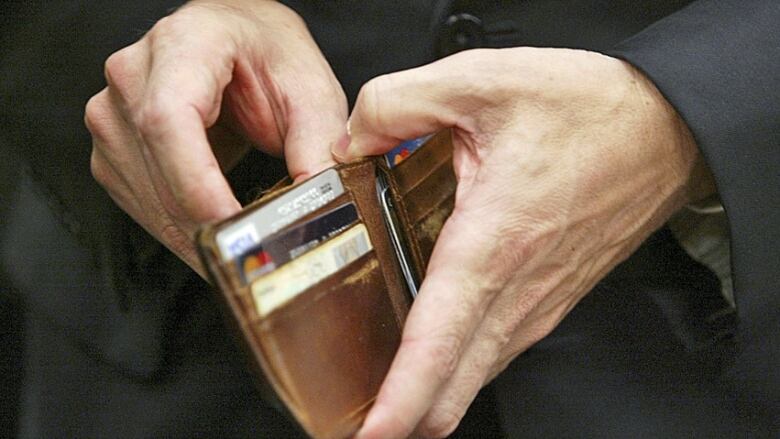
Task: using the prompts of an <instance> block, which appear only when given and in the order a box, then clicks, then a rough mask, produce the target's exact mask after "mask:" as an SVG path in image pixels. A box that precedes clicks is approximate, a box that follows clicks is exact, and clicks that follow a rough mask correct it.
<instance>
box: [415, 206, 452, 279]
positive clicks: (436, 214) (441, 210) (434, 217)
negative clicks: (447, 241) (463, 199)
mask: <svg viewBox="0 0 780 439" xmlns="http://www.w3.org/2000/svg"><path fill="white" fill-rule="evenodd" d="M454 207H455V192H454V191H453V192H452V194H450V196H448V197H447V198H445V199H444V200H442V201H441V202H440V203H438V204H437V205H436V207H434V208H433V209H431V210H430V211H429V212H428V213H427V214H426V215H425V216H423V217H421V218H420V219H418V220H417V221H415V222H414V223H413V224H412V228H411V235H412V236H413V239H414V241H415V243H416V245H417V250H418V252H419V257H420V261H419V263H420V266H421V268H422V270H423V271H422V273H425V271H426V270H427V268H428V260H429V259H430V258H431V254H432V253H433V247H434V245H435V244H436V240H437V239H438V238H439V233H440V232H441V228H442V227H443V226H444V223H445V222H446V221H447V218H449V217H450V215H451V214H452V210H453V208H454Z"/></svg>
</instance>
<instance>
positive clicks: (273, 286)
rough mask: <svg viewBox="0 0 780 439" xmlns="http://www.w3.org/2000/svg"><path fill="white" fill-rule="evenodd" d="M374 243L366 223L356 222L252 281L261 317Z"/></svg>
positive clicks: (352, 259) (333, 271)
mask: <svg viewBox="0 0 780 439" xmlns="http://www.w3.org/2000/svg"><path fill="white" fill-rule="evenodd" d="M372 248H373V247H372V246H371V241H370V240H369V238H368V232H367V231H366V226H365V225H363V224H357V225H355V226H352V227H351V228H349V229H347V230H346V231H345V232H344V233H342V234H340V235H338V236H336V237H334V238H333V239H331V240H329V241H326V242H325V243H323V244H322V245H320V246H319V247H317V248H314V249H312V250H311V251H309V252H306V253H304V254H303V255H301V256H300V257H299V258H297V259H293V260H292V261H290V262H289V263H287V264H285V265H283V266H281V267H279V268H278V269H276V270H274V271H272V272H270V273H268V274H266V275H265V276H262V277H260V278H258V279H257V280H255V281H254V282H252V298H253V299H254V301H255V308H256V309H257V313H258V315H259V316H260V317H264V316H266V315H268V314H269V313H271V312H272V311H273V310H275V309H276V308H278V307H280V306H281V305H283V304H285V303H287V302H288V301H290V300H291V299H293V298H294V297H295V296H297V295H298V294H300V293H302V292H303V291H304V290H306V289H307V288H309V287H310V286H312V285H315V284H316V283H318V282H320V281H321V280H323V279H325V278H326V277H328V276H330V275H331V274H333V273H335V272H337V271H339V270H340V269H342V268H344V267H345V266H346V265H347V264H349V263H350V262H352V261H354V260H356V259H357V258H359V257H361V256H363V255H364V254H366V253H368V252H369V251H370V250H371V249H372Z"/></svg>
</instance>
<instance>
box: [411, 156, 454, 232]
mask: <svg viewBox="0 0 780 439" xmlns="http://www.w3.org/2000/svg"><path fill="white" fill-rule="evenodd" d="M402 164H403V163H402ZM456 185H457V180H456V178H455V172H454V171H453V169H452V166H451V165H450V164H449V163H447V164H444V165H441V166H439V167H438V168H435V169H433V171H432V172H431V174H430V175H429V176H428V178H426V179H424V180H421V181H419V182H418V183H417V184H416V186H415V187H414V189H412V190H411V191H409V192H407V193H406V194H405V195H401V199H402V200H403V205H404V207H405V208H406V212H407V216H408V218H409V220H410V221H411V222H412V223H415V222H417V220H418V219H420V218H424V217H426V216H428V215H430V213H431V212H432V211H434V210H435V209H436V208H437V206H438V205H439V204H441V203H442V202H443V201H445V200H447V199H448V198H449V197H451V196H452V195H453V194H454V193H455V188H456Z"/></svg>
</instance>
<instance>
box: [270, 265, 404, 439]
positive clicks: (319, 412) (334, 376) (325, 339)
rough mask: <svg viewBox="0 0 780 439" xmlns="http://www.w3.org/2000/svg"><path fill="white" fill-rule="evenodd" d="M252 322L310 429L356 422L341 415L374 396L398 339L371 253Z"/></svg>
mask: <svg viewBox="0 0 780 439" xmlns="http://www.w3.org/2000/svg"><path fill="white" fill-rule="evenodd" d="M255 322H256V325H257V331H258V333H259V334H260V336H259V339H260V341H261V343H262V344H263V347H264V351H265V352H266V353H267V355H268V358H267V359H268V361H269V364H270V365H271V367H272V369H273V370H274V371H275V372H276V374H277V376H279V378H280V380H281V381H282V382H283V383H284V386H285V388H287V389H288V391H289V392H290V394H291V396H292V398H293V399H294V400H295V401H296V402H297V404H299V406H300V407H299V409H300V411H301V412H303V413H306V414H307V418H308V419H307V421H308V422H310V423H311V427H312V429H314V430H318V429H321V428H334V426H333V424H334V420H337V419H343V420H344V421H345V422H353V421H354V419H352V417H350V413H344V412H343V408H344V407H353V408H358V407H362V406H365V405H366V404H367V403H369V402H370V401H371V400H372V399H373V398H374V397H375V396H376V393H377V392H378V390H379V386H380V385H381V383H382V380H383V379H384V376H385V374H386V373H387V370H388V369H389V366H390V363H391V362H392V359H393V356H394V354H395V351H396V349H397V347H398V344H399V343H400V336H401V328H400V326H399V325H398V323H397V322H396V319H395V317H394V313H393V304H392V303H391V300H390V298H389V296H388V294H387V286H386V284H385V282H384V278H383V275H382V271H381V269H380V264H379V259H378V258H377V255H376V253H375V252H374V251H370V252H368V253H366V254H364V255H362V256H361V257H360V258H358V259H356V260H355V261H352V262H351V263H350V264H348V265H347V266H345V267H344V268H343V269H342V270H340V271H338V272H336V273H334V274H333V275H331V276H329V277H327V278H326V279H324V280H323V281H322V282H320V283H317V284H316V285H313V286H311V287H310V288H308V289H307V290H305V291H303V292H302V293H301V294H299V295H298V296H296V297H295V298H294V299H292V300H290V301H289V302H288V303H286V304H285V305H284V306H282V307H280V308H278V309H276V310H275V311H273V312H272V313H270V314H269V315H268V316H266V317H265V318H258V319H257V320H256V321H255Z"/></svg>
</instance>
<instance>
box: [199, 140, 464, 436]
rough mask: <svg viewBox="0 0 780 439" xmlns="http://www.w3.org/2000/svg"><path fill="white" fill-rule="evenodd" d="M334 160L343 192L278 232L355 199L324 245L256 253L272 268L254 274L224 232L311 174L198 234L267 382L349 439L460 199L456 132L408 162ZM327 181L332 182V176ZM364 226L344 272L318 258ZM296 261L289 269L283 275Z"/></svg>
mask: <svg viewBox="0 0 780 439" xmlns="http://www.w3.org/2000/svg"><path fill="white" fill-rule="evenodd" d="M332 169H333V170H335V171H336V173H337V175H338V179H339V180H340V182H339V184H340V185H341V186H343V190H340V191H338V194H337V195H334V196H333V198H332V199H319V201H320V202H319V203H315V204H314V205H316V206H317V207H316V208H314V209H311V211H305V209H304V210H303V211H301V209H299V208H298V210H297V211H296V213H297V214H301V213H302V215H299V216H298V217H296V218H295V219H294V220H292V222H289V223H288V224H287V225H285V226H284V227H281V228H280V229H279V230H274V231H273V234H272V235H271V238H268V239H271V240H273V236H277V237H279V236H280V234H284V233H287V235H286V239H291V238H289V235H290V233H292V232H286V231H287V230H291V229H294V228H295V227H296V225H299V224H306V222H307V221H310V220H312V219H313V218H317V217H322V215H323V213H325V212H328V211H332V210H333V209H334V207H336V206H343V205H345V204H349V203H353V204H354V210H353V211H356V215H355V220H354V221H353V222H352V223H351V224H350V227H349V228H345V229H343V230H338V231H337V233H335V234H333V235H332V236H326V237H325V238H323V239H322V242H317V243H316V245H315V246H314V247H312V248H307V247H304V248H303V250H304V251H303V253H300V254H297V255H294V256H293V257H291V260H289V261H286V262H285V263H284V264H281V265H278V266H276V265H268V264H267V261H265V260H263V261H260V262H258V261H257V260H256V258H255V259H253V261H254V262H253V263H252V264H254V265H252V267H254V268H255V269H256V268H257V267H261V268H263V267H265V268H268V267H270V269H267V270H265V271H263V270H259V273H260V274H258V275H257V276H255V278H252V279H248V278H247V272H246V271H242V270H243V269H245V268H246V266H247V264H248V262H247V261H248V259H246V258H245V257H243V258H244V259H242V257H241V256H238V255H237V254H238V253H240V252H234V251H232V250H231V247H230V246H229V245H228V246H227V247H226V245H225V242H224V239H222V238H223V237H221V235H220V234H225V233H227V232H231V233H233V235H235V233H237V232H236V230H238V229H240V227H239V226H240V225H241V224H242V222H251V221H249V220H250V219H252V218H255V220H256V221H259V220H257V218H259V217H260V216H262V213H261V212H262V211H263V209H264V208H265V209H266V210H268V209H270V207H269V206H273V205H274V200H283V199H284V197H285V194H288V193H290V194H294V193H295V192H292V191H295V190H296V188H297V187H303V185H305V184H306V182H301V183H299V184H296V185H291V184H290V183H291V181H290V180H289V178H288V179H285V180H283V181H281V182H279V183H278V184H277V185H275V186H274V187H273V188H272V189H271V190H270V191H269V192H268V193H267V194H265V195H264V196H263V197H262V198H260V199H259V200H257V201H255V202H253V203H251V204H250V205H248V206H246V208H244V209H243V210H242V211H241V212H240V213H238V214H237V215H235V216H234V217H231V218H228V219H226V220H224V221H221V222H219V223H217V224H210V225H207V226H204V227H203V228H202V229H201V230H200V232H199V233H198V237H197V241H198V246H199V249H200V253H201V258H202V261H203V263H204V264H205V266H206V267H207V268H208V272H209V275H210V277H211V281H212V283H213V285H215V286H216V287H218V289H219V290H220V292H221V294H219V296H220V297H221V298H222V302H223V303H224V304H225V305H226V308H225V309H226V311H227V313H226V314H227V319H228V320H229V321H230V322H232V323H233V326H234V327H236V328H237V330H238V334H239V335H240V338H241V339H242V340H243V342H244V344H245V346H246V348H247V352H248V354H249V355H248V357H249V359H250V362H251V363H252V365H253V366H254V369H255V370H256V371H257V372H258V374H257V375H258V377H259V378H260V382H259V384H260V386H261V390H262V389H268V388H270V389H272V390H273V393H274V394H275V395H276V397H278V400H280V401H281V402H282V403H283V404H284V406H285V407H286V409H287V410H288V411H289V414H291V415H292V416H293V417H294V419H295V420H296V421H297V422H298V423H299V424H300V426H301V427H302V428H303V429H304V430H305V431H306V432H307V433H308V434H309V435H311V436H312V437H315V438H343V437H349V436H351V435H353V434H354V433H355V432H356V431H357V430H358V428H359V427H360V425H361V424H362V422H363V419H364V417H365V415H366V414H367V412H368V410H369V409H370V407H371V405H372V403H373V401H374V399H375V398H376V395H377V392H378V390H379V387H380V385H381V383H382V381H383V379H384V377H385V375H386V373H387V371H388V369H389V367H390V364H391V362H392V359H393V357H394V355H395V352H396V350H397V348H398V345H399V343H400V340H401V331H402V328H403V323H404V319H405V318H406V314H407V312H408V309H409V306H410V304H411V301H412V300H413V295H414V294H416V287H417V285H419V283H420V282H421V281H422V276H423V274H424V273H425V270H426V265H427V261H428V259H429V258H430V255H431V251H432V250H433V246H434V243H435V241H436V238H437V236H438V234H439V231H440V230H441V227H442V225H443V224H444V221H445V220H446V219H447V217H448V216H449V215H450V213H451V212H452V209H453V206H454V202H455V186H456V185H455V175H454V172H453V168H452V143H451V133H450V131H449V130H447V131H442V132H440V133H438V134H436V135H434V136H433V137H431V138H430V139H429V140H427V141H426V142H425V143H424V144H423V145H422V146H420V147H419V149H417V150H416V151H415V152H414V153H413V154H411V155H409V156H408V157H407V158H405V159H404V160H403V161H402V162H400V163H398V164H397V165H396V166H393V165H392V164H390V163H388V160H386V159H385V157H371V158H366V159H362V160H360V161H357V162H353V163H347V164H341V165H338V166H336V167H334V168H332ZM324 172H330V173H331V174H333V171H331V170H327V171H324ZM334 175H335V174H334ZM316 178H318V177H317V176H314V177H312V179H310V180H313V179H316ZM323 178H324V177H323ZM328 184H330V183H328ZM327 189H329V190H332V189H333V187H332V185H331V186H329V187H328V188H327ZM312 193H314V192H311V191H308V192H304V195H301V196H297V197H295V198H294V199H293V200H292V201H290V202H289V203H287V204H286V205H287V206H288V208H289V206H293V207H296V206H299V205H301V204H302V203H305V202H310V199H307V198H306V196H309V198H311V194H312ZM329 193H332V192H329ZM315 201H316V200H315ZM276 204H279V203H276ZM310 205H311V202H310ZM296 208H297V207H296ZM253 216H254V217H253ZM288 216H289V215H288ZM361 225H362V226H361ZM264 226H265V224H264V223H263V224H258V225H257V227H260V228H262V227H264ZM363 227H365V229H363ZM356 230H357V231H359V232H361V233H363V234H365V235H367V240H365V241H366V242H363V244H362V247H359V248H358V247H355V248H358V249H359V250H360V251H359V252H358V251H353V252H351V253H350V252H347V253H343V252H342V253H339V255H340V256H339V257H337V258H336V260H337V262H336V263H335V264H336V269H334V270H335V271H334V270H328V269H327V267H326V268H322V266H320V265H317V264H319V263H320V262H321V261H320V262H317V261H318V259H317V257H318V255H317V254H313V256H311V257H310V256H307V255H308V254H309V253H314V252H317V249H318V248H324V247H325V246H327V245H328V243H329V242H331V241H333V242H335V241H337V240H339V239H343V237H344V236H345V235H346V234H347V233H353V234H354V233H356V232H355V231H356ZM350 231H352V232H350ZM256 234H257V233H255V235H256ZM255 235H253V233H252V232H251V231H250V232H249V233H248V234H246V236H243V237H240V238H236V239H233V241H232V242H231V243H230V245H234V244H236V243H240V242H241V239H244V238H247V237H248V238H254V239H255V240H257V239H258V236H255ZM340 237H341V238H340ZM282 238H285V236H282ZM221 239H222V240H221ZM280 239H281V238H279V239H277V241H278V240H280ZM263 242H268V240H267V239H264V240H263ZM250 244H252V243H250ZM253 244H256V243H253ZM270 246H271V245H270V244H269V245H268V247H269V248H270ZM233 250H235V249H233ZM242 250H245V248H243V249H242ZM299 250H300V249H299ZM353 250H354V249H353ZM234 253H235V254H234ZM350 254H351V255H353V257H351V258H350V257H349V255H350ZM337 256H338V255H337ZM242 261H243V264H244V265H243V266H242V265H241V264H242ZM263 264H266V265H263ZM302 264H303V265H304V266H301V265H302ZM326 265H327V264H326ZM286 266H290V268H289V269H287V268H285V267H286ZM285 270H286V272H287V273H286V274H285V273H282V274H279V273H280V272H281V271H285ZM296 270H297V271H296ZM255 271H257V270H255ZM274 273H276V274H274ZM259 285H265V286H264V287H262V288H261V287H260V286H259ZM268 285H272V287H269V286H268ZM263 288H265V289H263ZM273 288H276V290H274V289H273ZM281 290H284V293H283V294H281V293H279V292H280V291H281ZM277 293H279V294H277ZM274 294H276V295H275V296H274ZM258 422H262V421H261V420H258Z"/></svg>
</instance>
